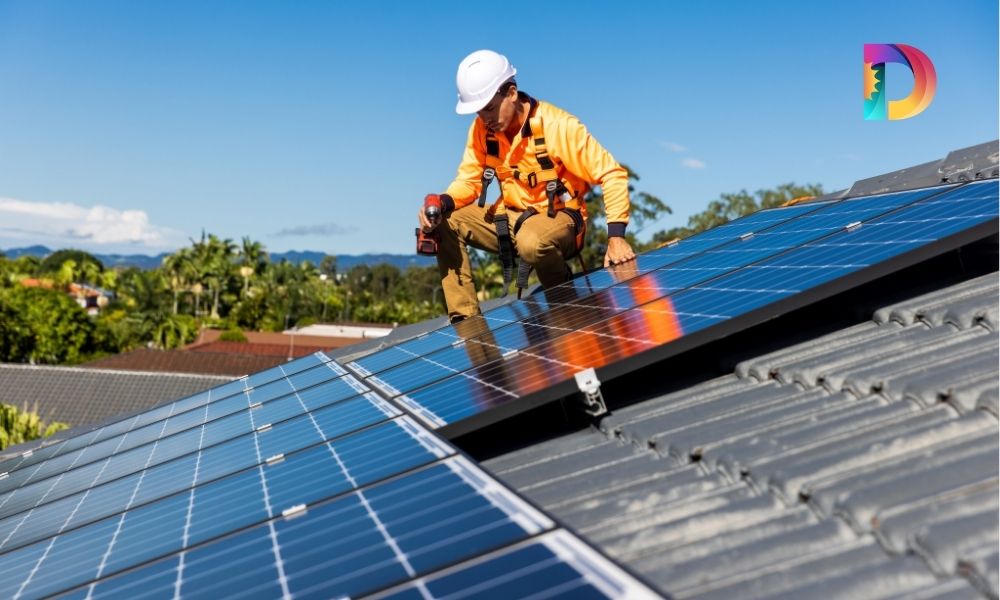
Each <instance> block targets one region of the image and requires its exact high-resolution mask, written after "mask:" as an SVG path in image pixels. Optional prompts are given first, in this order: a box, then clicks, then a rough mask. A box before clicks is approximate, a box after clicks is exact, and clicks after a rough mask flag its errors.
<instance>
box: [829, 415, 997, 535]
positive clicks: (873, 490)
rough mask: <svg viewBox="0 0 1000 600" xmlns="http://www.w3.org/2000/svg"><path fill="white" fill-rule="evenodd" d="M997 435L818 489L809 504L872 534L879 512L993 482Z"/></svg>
mask: <svg viewBox="0 0 1000 600" xmlns="http://www.w3.org/2000/svg"><path fill="white" fill-rule="evenodd" d="M998 450H1000V448H998V446H997V440H996V433H995V432H993V431H988V432H986V434H985V435H982V436H976V437H972V438H970V439H968V440H965V441H963V442H961V443H958V444H954V445H951V446H948V447H946V448H941V449H936V450H935V451H934V452H933V453H926V452H922V453H920V454H919V455H917V456H904V457H900V458H899V459H897V460H895V461H889V462H887V463H885V464H880V465H878V468H876V469H872V470H868V471H865V472H861V473H858V474H855V475H852V476H851V477H848V478H845V479H841V480H840V481H838V482H837V483H836V484H834V485H824V486H821V487H816V488H814V489H812V490H810V491H811V493H810V502H812V503H815V504H816V505H818V506H820V508H821V509H822V510H824V511H825V512H829V511H830V510H831V507H832V511H833V513H834V514H836V515H838V516H840V517H841V518H843V519H844V520H845V521H847V522H848V523H850V524H851V525H852V526H853V527H854V528H855V529H857V530H858V531H870V530H871V529H872V526H873V524H874V523H875V522H877V521H876V515H878V514H879V513H880V512H881V511H883V510H887V509H891V508H893V507H896V506H900V505H905V504H910V503H913V502H916V501H919V500H920V499H922V498H925V497H927V496H936V495H939V494H945V493H947V492H949V491H952V490H955V489H961V488H964V487H969V486H976V485H980V484H987V485H988V484H989V483H990V482H996V481H997V472H998V470H1000V464H998V463H997V452H998Z"/></svg>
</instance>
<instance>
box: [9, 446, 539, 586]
mask: <svg viewBox="0 0 1000 600" xmlns="http://www.w3.org/2000/svg"><path fill="white" fill-rule="evenodd" d="M301 468H302V469H303V470H304V472H305V475H306V476H308V474H309V473H311V472H314V471H312V470H309V469H307V468H306V467H301ZM262 472H263V471H262ZM343 472H344V473H345V474H346V475H348V476H349V477H353V475H354V474H355V471H352V470H345V471H343ZM248 473H250V474H248V475H247V478H248V479H249V478H250V477H251V476H256V475H258V474H257V473H255V472H253V471H251V472H248ZM263 478H264V476H263V475H261V476H260V477H259V478H258V479H263ZM266 481H267V483H266V484H265V485H264V486H263V489H264V490H265V491H266V492H269V491H270V490H271V489H272V488H271V486H272V485H273V483H274V482H272V480H271V479H270V476H267V477H266ZM350 483H351V486H350V487H351V489H353V490H354V491H350V492H348V493H346V494H341V495H338V496H336V497H334V498H332V499H330V500H327V501H323V502H319V503H316V504H311V505H309V507H308V508H307V509H304V510H296V509H295V508H294V507H287V508H281V507H283V506H284V505H278V504H277V503H276V502H275V501H274V500H276V499H277V498H278V497H279V496H277V495H271V496H269V495H268V494H267V493H265V494H264V495H263V496H262V495H261V493H260V490H261V489H262V488H261V485H260V483H259V482H258V484H257V492H256V493H254V491H253V490H241V489H240V488H239V487H238V485H236V484H235V483H234V484H233V487H231V488H229V489H228V491H230V492H231V493H232V494H233V495H234V497H237V498H243V499H244V500H245V499H247V498H255V499H256V501H257V503H259V504H264V505H266V504H268V498H271V501H270V506H271V509H270V511H268V510H265V508H261V507H259V506H254V505H250V506H244V505H243V504H241V503H233V502H232V501H230V502H229V503H228V504H225V505H223V506H215V505H212V504H213V503H215V502H222V501H223V500H224V498H218V499H211V498H210V499H207V500H202V499H200V494H199V493H194V494H191V497H192V499H193V500H192V505H193V506H194V507H195V508H194V511H193V512H188V511H187V507H186V504H185V500H186V496H187V495H188V494H184V495H181V496H178V497H175V498H174V499H172V502H161V503H157V504H156V508H157V509H158V511H157V512H153V511H150V512H148V514H143V515H137V516H136V517H135V523H136V525H135V526H134V527H135V529H134V532H135V533H132V532H130V531H129V530H128V526H127V524H128V523H129V522H130V520H131V519H133V516H132V515H131V514H130V515H128V518H126V517H125V516H123V517H122V518H119V519H110V520H106V521H102V522H101V523H98V524H95V525H94V526H91V527H88V528H84V529H80V530H77V531H74V532H72V533H69V534H64V535H61V536H58V537H56V538H53V539H52V540H46V541H45V542H43V543H40V544H36V545H34V546H29V547H27V548H24V549H22V550H20V551H18V552H16V553H12V554H8V555H3V556H2V557H0V576H4V577H8V579H7V580H6V581H9V582H12V585H14V586H15V588H17V587H19V588H21V589H22V591H23V592H24V593H25V594H26V595H29V596H38V595H45V594H51V593H55V592H59V591H63V590H67V589H71V588H72V587H75V586H80V585H88V584H90V583H91V582H93V588H94V589H93V590H92V592H93V594H94V596H96V597H103V596H105V595H108V596H114V595H116V594H117V593H121V592H120V591H119V590H121V589H122V588H123V587H124V588H126V589H128V588H129V585H128V584H129V583H131V582H135V581H141V582H142V585H141V589H142V592H143V593H147V594H154V595H155V594H167V595H170V594H172V593H173V591H174V590H175V589H177V588H179V591H180V593H181V594H182V595H183V596H192V597H198V596H205V597H214V598H220V597H228V596H237V595H253V594H257V593H262V594H263V593H265V592H266V594H268V595H269V594H271V593H272V592H273V593H276V594H277V595H282V594H285V595H287V594H292V595H294V596H295V597H297V598H298V597H317V598H330V597H340V596H345V595H351V596H355V595H360V594H364V593H367V592H371V591H375V590H378V589H381V588H385V587H388V586H391V585H393V584H396V583H399V582H404V581H407V580H409V579H411V578H413V577H415V576H420V575H421V574H425V573H430V572H433V571H435V570H436V569H439V568H441V567H444V566H447V565H449V564H452V563H454V562H456V561H459V560H463V559H465V558H469V557H472V556H477V555H480V554H482V553H485V552H489V551H492V550H494V549H497V548H501V547H505V546H507V545H509V544H511V543H515V542H519V541H522V540H524V539H527V538H528V537H530V536H533V535H537V534H539V533H541V532H544V531H548V530H551V529H552V528H553V527H554V523H553V522H552V521H551V520H549V519H548V518H547V517H545V516H544V515H543V514H541V513H539V512H538V511H537V510H535V509H533V508H532V507H530V506H529V505H527V504H525V503H523V502H522V501H520V500H519V499H518V498H517V497H516V496H514V495H512V494H510V493H509V492H506V491H505V490H503V489H500V488H497V487H496V486H495V485H491V484H490V479H489V477H488V476H487V475H486V474H485V473H483V472H482V471H480V470H479V469H478V468H476V467H475V466H474V465H472V464H471V463H469V462H468V461H467V460H466V459H464V458H461V457H452V458H447V459H445V460H444V461H442V462H438V463H435V464H432V465H429V466H426V467H422V468H417V469H416V470H411V471H409V472H408V473H406V474H404V475H401V476H398V477H395V478H392V479H389V480H386V481H383V482H382V483H377V484H375V485H372V486H368V487H365V488H364V489H358V488H359V487H361V486H362V485H363V484H362V482H361V481H353V482H350ZM262 498H263V500H262ZM199 502H206V503H207V504H206V510H207V511H208V512H207V513H206V514H209V515H216V516H217V518H221V519H223V522H218V521H217V522H212V523H208V524H207V525H201V527H203V529H202V530H201V531H200V532H199V531H197V528H198V527H199V525H198V521H197V516H192V514H193V515H197V510H198V508H197V505H198V503H199ZM224 506H228V507H229V508H228V510H225V509H224ZM289 509H292V510H291V511H289ZM246 512H254V513H255V514H254V515H253V516H254V517H263V518H258V519H256V520H257V523H258V524H256V525H253V526H251V527H248V528H240V529H239V530H238V531H237V532H236V533H228V532H229V531H233V529H235V527H234V526H238V525H243V524H245V523H246V522H248V521H249V520H250V519H251V517H249V516H245V513H246ZM282 512H284V513H285V515H282ZM268 513H270V514H272V515H273V517H271V518H268V517H266V516H265V515H266V514H268ZM185 521H186V522H185ZM205 527H207V529H204V528H205ZM222 529H228V531H227V532H226V533H227V535H224V536H222V537H217V538H216V539H214V540H213V541H211V543H199V541H198V540H197V539H195V538H196V536H198V535H213V534H217V533H220V532H221V530H222ZM141 536H145V538H146V539H145V540H144V539H143V537H141ZM184 538H187V542H188V544H187V546H186V547H187V548H188V549H186V550H184V551H182V552H180V553H177V552H174V553H172V554H170V555H169V556H167V557H166V558H165V559H163V560H162V561H161V562H152V563H149V564H145V563H148V561H150V560H153V559H155V558H156V554H157V553H159V554H161V555H162V554H163V553H164V552H165V551H169V550H172V549H175V548H177V546H178V544H179V542H180V541H181V540H182V539H184ZM84 547H86V548H89V549H90V550H89V554H88V557H87V558H86V559H84V560H78V561H77V563H76V564H72V565H71V564H69V563H67V562H65V561H64V557H66V558H67V560H68V557H69V556H71V555H72V554H73V553H75V552H80V551H81V548H84ZM136 564H139V565H140V566H139V567H138V569H137V570H134V571H132V572H129V573H128V574H127V575H126V576H125V580H126V581H125V582H122V581H118V580H117V579H107V580H104V581H99V580H100V579H101V578H103V577H106V576H110V575H112V574H114V573H116V572H119V571H120V570H122V569H123V568H125V567H128V566H130V565H136ZM165 573H172V575H173V576H172V577H167V576H164V575H165ZM154 585H158V586H160V588H159V589H155V588H153V587H152V586H154ZM135 591H136V590H135V588H132V589H130V590H128V591H127V592H126V594H130V593H134V592H135ZM86 592H91V590H89V589H88V590H86V591H85V590H80V591H79V595H80V596H81V597H83V595H84V594H85V593H86Z"/></svg>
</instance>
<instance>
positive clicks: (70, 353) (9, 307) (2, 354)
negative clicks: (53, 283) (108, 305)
mask: <svg viewBox="0 0 1000 600" xmlns="http://www.w3.org/2000/svg"><path fill="white" fill-rule="evenodd" d="M0 306H4V307H5V308H4V309H3V310H4V311H5V312H6V313H7V314H8V315H16V317H14V318H11V319H9V320H8V318H4V319H3V320H2V322H0V328H2V330H3V333H0V338H3V339H4V340H5V342H4V344H3V346H0V360H3V361H5V362H32V363H46V364H60V363H76V362H79V361H80V360H82V359H83V358H84V357H85V355H86V354H87V353H88V352H90V351H91V350H92V342H93V338H92V333H93V330H94V324H93V322H91V320H90V319H89V317H88V316H87V312H86V311H85V310H84V309H83V308H81V307H80V305H79V304H77V303H76V302H74V301H73V299H72V298H70V297H69V296H67V295H66V294H64V293H62V292H58V291H55V290H46V289H41V288H26V287H21V286H17V287H13V288H10V289H6V290H0Z"/></svg>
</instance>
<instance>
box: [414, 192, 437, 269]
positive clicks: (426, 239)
mask: <svg viewBox="0 0 1000 600" xmlns="http://www.w3.org/2000/svg"><path fill="white" fill-rule="evenodd" d="M424 216H425V217H427V220H428V221H430V223H431V225H435V226H437V225H439V224H440V223H441V197H440V196H438V195H437V194H427V195H426V196H425V197H424ZM416 233H417V254H423V255H425V256H435V255H436V254H437V253H438V242H439V241H440V240H441V236H440V234H439V233H438V230H437V229H433V230H432V231H430V232H429V233H424V231H423V229H421V228H420V227H417V231H416Z"/></svg>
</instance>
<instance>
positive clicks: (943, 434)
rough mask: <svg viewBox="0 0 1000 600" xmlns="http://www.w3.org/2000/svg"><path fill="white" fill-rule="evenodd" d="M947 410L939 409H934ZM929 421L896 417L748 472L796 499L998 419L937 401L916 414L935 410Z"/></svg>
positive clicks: (989, 425)
mask: <svg viewBox="0 0 1000 600" xmlns="http://www.w3.org/2000/svg"><path fill="white" fill-rule="evenodd" d="M938 408H940V409H943V410H936V409H938ZM935 412H936V413H937V417H938V418H937V419H932V420H930V422H916V419H913V420H911V421H910V422H896V423H894V424H893V425H892V426H888V427H878V428H873V429H872V430H870V431H868V432H867V434H866V435H861V436H857V437H853V438H851V439H850V440H846V441H838V442H836V443H834V444H830V443H826V444H823V445H821V446H819V447H816V448H811V449H809V450H806V451H799V452H795V453H794V454H792V455H790V456H784V457H782V458H780V459H778V460H774V461H768V462H767V463H766V464H763V465H760V464H755V465H753V466H752V467H751V470H750V474H751V476H752V477H753V478H754V479H755V480H756V481H758V482H760V481H762V480H763V479H764V478H765V477H766V481H767V485H768V487H770V488H771V489H772V490H774V491H775V492H776V493H779V494H780V495H782V496H783V497H785V498H787V499H789V500H790V499H793V498H795V497H796V496H798V495H799V493H800V492H802V491H804V488H805V489H806V490H808V489H809V488H811V487H813V486H815V485H819V484H821V482H823V481H824V480H829V479H831V478H835V477H838V476H844V475H846V474H849V473H853V472H855V471H858V470H860V469H864V468H866V467H869V466H871V465H877V464H878V463H881V462H884V461H887V460H890V459H893V458H896V457H899V456H903V455H912V454H916V453H919V452H921V451H923V450H927V449H933V448H934V447H935V446H943V445H945V444H947V443H957V442H959V441H961V440H962V439H963V438H966V437H968V436H971V435H974V434H976V433H980V432H983V431H987V430H991V429H996V421H995V420H993V419H992V417H989V416H986V415H985V413H972V414H970V415H966V416H965V417H962V418H958V419H955V418H951V417H950V415H948V414H944V413H945V412H947V413H951V412H953V411H951V409H948V408H945V407H943V406H942V407H935V408H932V409H927V410H926V411H923V412H922V413H918V414H917V415H915V417H919V416H925V415H926V416H931V415H934V413H935Z"/></svg>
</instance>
